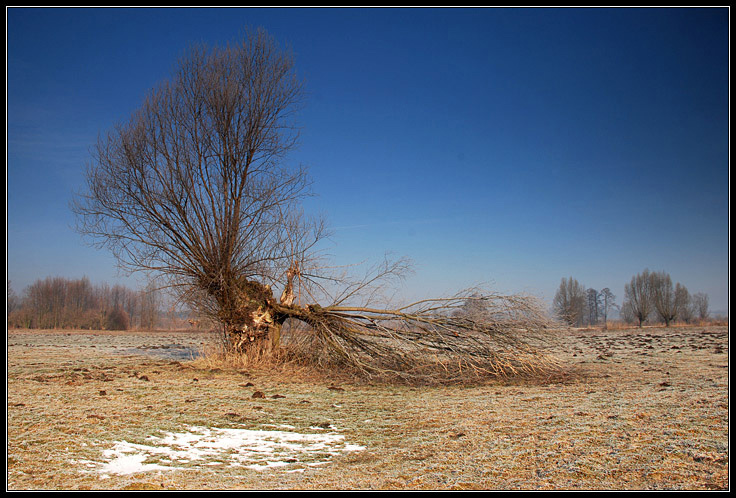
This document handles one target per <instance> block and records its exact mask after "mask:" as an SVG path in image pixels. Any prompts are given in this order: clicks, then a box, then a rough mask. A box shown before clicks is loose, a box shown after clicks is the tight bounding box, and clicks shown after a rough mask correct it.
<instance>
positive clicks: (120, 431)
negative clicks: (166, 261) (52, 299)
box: [7, 327, 729, 490]
mask: <svg viewBox="0 0 736 498" xmlns="http://www.w3.org/2000/svg"><path fill="white" fill-rule="evenodd" d="M559 334H560V339H561V340H560V341H559V346H557V347H556V348H555V350H553V351H551V352H552V353H554V354H555V356H556V357H557V358H559V359H560V360H561V361H563V362H564V363H565V364H566V365H568V374H567V375H563V376H558V377H557V378H554V379H552V378H550V379H542V380H540V379H536V380H533V381H530V380H520V379H515V380H514V379H512V380H506V381H498V382H489V383H486V384H484V385H475V386H455V387H411V386H396V385H393V386H389V385H381V384H375V385H371V384H366V383H363V384H351V383H346V382H344V381H343V380H342V379H339V382H338V379H325V380H324V381H322V382H315V378H304V377H303V376H301V375H294V376H293V377H290V376H289V375H288V372H279V373H278V375H267V374H265V373H263V372H247V371H224V370H216V369H204V370H203V369H195V368H192V366H191V364H190V363H189V362H187V361H185V359H183V358H173V357H171V356H166V355H165V354H164V355H157V354H156V353H166V352H171V351H178V350H183V349H186V348H191V350H192V351H194V350H196V349H197V348H199V347H200V346H201V345H202V344H203V343H206V342H207V341H208V340H209V338H208V337H207V336H206V335H204V334H197V333H171V334H164V333H161V334H157V333H151V334H139V333H89V332H78V333H68V332H65V331H61V332H52V331H45V332H42V333H35V332H32V333H28V332H27V331H24V332H17V331H9V332H8V346H7V370H8V380H7V393H8V395H7V422H8V429H7V430H8V442H7V445H8V446H7V448H8V460H7V461H8V489H11V490H17V489H727V488H728V482H729V481H728V449H729V447H728V442H729V439H728V413H729V412H728V407H729V396H728V370H729V369H728V366H729V363H728V328H727V327H706V328H703V327H697V328H696V327H691V328H670V329H664V328H644V329H641V330H640V329H630V330H615V331H608V332H603V331H569V330H568V331H560V332H559ZM172 345H176V347H173V346H172ZM140 353H145V354H140ZM256 392H259V393H261V394H262V396H256V397H254V393H256ZM257 434H261V435H262V439H260V440H259V439H258V437H256V435H257ZM223 435H228V438H225V439H218V438H220V437H223V438H224V437H225V436H223ZM238 438H240V439H238ZM289 438H291V440H290V439H289ZM303 438H305V439H303ZM310 438H311V439H310ZM320 438H322V439H320ZM226 440H227V441H229V442H228V443H226V442H225V441H226ZM238 441H239V442H238ZM259 441H260V443H259ZM310 445H311V446H310ZM266 447H268V448H270V449H269V450H268V451H265V450H264V451H263V452H262V454H260V455H259V454H258V452H259V450H263V449H264V448H266ZM305 448H309V449H311V450H314V452H311V451H306V450H305ZM346 448H347V449H357V448H359V449H360V450H359V451H343V450H345V449H346ZM197 452H200V453H197ZM193 454H199V455H200V456H203V458H199V459H197V458H188V457H187V455H189V457H191V456H192V455H193ZM205 455H206V457H205ZM257 456H259V457H263V458H260V459H257V458H255V457H257ZM125 458H128V460H125ZM269 462H270V463H269ZM115 465H118V467H115ZM115 468H117V469H119V470H132V471H131V472H119V473H115V472H112V471H110V469H115ZM105 470H107V471H105Z"/></svg>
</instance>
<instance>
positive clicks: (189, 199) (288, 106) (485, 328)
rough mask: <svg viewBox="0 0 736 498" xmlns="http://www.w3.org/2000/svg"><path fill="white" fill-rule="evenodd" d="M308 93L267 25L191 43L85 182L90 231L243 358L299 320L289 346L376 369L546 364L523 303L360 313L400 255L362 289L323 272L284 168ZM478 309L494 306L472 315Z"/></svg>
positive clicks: (537, 316) (291, 174)
mask: <svg viewBox="0 0 736 498" xmlns="http://www.w3.org/2000/svg"><path fill="white" fill-rule="evenodd" d="M302 96H303V86H302V83H301V81H300V80H299V79H298V78H297V77H296V75H295V70H294V63H293V59H292V57H291V56H290V54H289V53H288V52H286V51H283V50H280V49H279V48H278V46H277V45H276V43H275V42H274V41H273V39H271V38H270V37H269V36H268V35H267V34H266V33H265V32H263V31H256V32H250V33H248V34H247V36H246V37H244V39H243V40H242V41H241V42H239V43H237V44H234V45H230V46H228V47H225V48H217V47H214V48H206V47H196V48H193V49H191V50H190V51H189V52H188V54H187V55H186V56H185V57H183V58H182V59H180V61H179V63H178V65H177V66H176V69H175V71H174V74H173V76H172V78H171V79H170V80H169V81H166V82H164V83H162V84H161V85H160V86H158V87H157V88H156V89H154V90H152V91H151V92H150V93H149V94H148V95H147V97H146V99H145V101H144V103H143V105H142V106H141V108H140V109H138V110H137V111H136V112H135V113H134V114H133V115H132V117H131V118H130V120H129V121H128V122H127V123H124V124H121V125H118V126H116V127H115V128H114V129H112V130H111V131H110V132H108V133H107V134H105V135H102V136H101V137H100V138H99V139H98V142H97V144H96V146H95V147H94V148H93V159H92V162H91V164H90V165H89V168H88V172H87V189H86V191H85V192H84V193H83V194H80V195H79V196H77V198H76V199H75V202H74V207H73V208H74V210H75V212H76V213H77V215H78V216H77V220H78V229H79V230H80V231H81V232H82V233H84V234H87V235H90V236H92V238H93V240H95V242H96V243H97V244H98V245H99V246H102V247H106V248H108V249H110V250H112V252H113V253H114V255H115V256H116V257H117V259H118V261H119V263H120V265H121V266H122V267H123V268H126V269H128V270H131V271H137V270H144V271H150V272H154V273H157V274H161V275H165V276H168V277H169V278H170V279H171V282H172V286H173V287H176V288H178V289H179V290H180V291H181V295H182V296H183V297H184V298H185V299H187V300H189V301H190V302H191V303H194V304H195V305H196V307H197V308H198V309H199V310H200V311H201V312H203V313H205V314H207V315H208V316H210V317H211V318H214V319H215V320H217V321H218V322H219V323H221V324H222V326H223V331H224V334H223V337H224V338H225V339H226V343H227V345H228V347H229V348H230V349H231V350H235V351H240V352H249V351H250V352H252V351H259V352H263V351H267V350H270V349H272V348H274V347H276V348H278V347H280V346H281V339H280V338H281V330H282V325H283V324H284V323H285V322H286V321H287V320H292V321H297V322H300V323H302V324H306V325H307V326H306V327H302V328H299V327H290V330H292V331H294V330H301V331H303V333H302V336H301V337H302V339H299V340H297V341H295V342H293V343H294V344H299V345H300V347H302V349H301V351H303V352H304V351H309V354H310V355H312V356H313V358H314V359H316V360H317V361H318V362H320V363H324V364H331V365H332V364H349V365H351V366H353V367H355V368H356V369H357V370H358V371H360V372H363V373H366V374H374V373H379V372H395V373H399V372H401V375H402V376H412V375H427V372H428V369H427V365H432V364H433V365H435V366H439V368H441V369H443V370H444V371H446V372H450V371H452V372H455V370H456V367H455V365H457V366H458V368H459V369H460V371H462V369H463V368H465V369H466V371H468V369H470V370H471V371H474V372H487V373H494V374H499V373H504V374H505V373H509V372H517V371H524V370H529V369H534V368H536V367H538V366H541V365H544V364H545V360H543V359H542V356H541V355H539V354H538V353H537V352H536V351H535V350H534V349H533V348H531V347H530V346H529V345H528V344H527V343H526V342H525V341H522V340H520V337H521V336H522V335H523V334H530V333H533V332H538V331H543V330H544V329H545V328H546V327H547V325H548V323H547V322H546V320H545V319H544V318H543V314H541V313H538V312H537V311H536V308H535V307H534V306H531V305H530V303H529V301H527V300H524V299H521V298H518V297H514V296H511V297H508V296H507V297H504V296H482V297H478V296H471V295H469V294H463V295H459V296H455V297H453V298H451V299H439V300H429V301H423V302H421V303H415V304H414V305H410V306H405V307H400V308H392V309H382V308H376V307H369V306H366V305H365V303H363V305H361V306H356V305H355V304H354V300H353V301H351V300H350V299H349V298H355V297H356V296H357V295H359V294H360V292H362V291H364V290H365V289H366V288H368V287H370V286H371V284H373V283H375V282H377V281H378V280H379V279H380V278H382V277H386V276H393V275H396V274H397V273H400V270H402V269H403V262H397V263H395V264H387V265H385V266H384V267H382V268H381V269H379V271H378V272H377V273H375V274H374V275H372V276H369V277H367V278H366V279H363V280H361V281H359V282H357V283H352V284H351V283H348V282H346V281H345V280H344V279H341V278H336V277H335V276H334V275H330V276H326V275H324V274H320V273H319V271H318V265H317V264H316V261H317V260H318V258H317V256H316V253H315V248H316V247H317V244H318V242H319V241H320V240H321V239H322V238H323V237H324V236H325V229H324V226H323V224H322V222H321V221H320V220H314V219H311V218H308V217H306V216H305V215H304V214H303V212H302V209H301V202H302V201H303V199H304V197H305V196H307V195H309V186H310V185H309V180H308V177H307V175H306V173H305V171H304V170H303V169H290V168H287V167H285V166H284V165H283V164H282V162H283V159H284V156H285V154H286V153H287V152H288V151H289V150H291V149H292V148H293V147H294V145H295V144H296V139H297V135H298V134H297V131H296V128H295V126H294V120H293V118H294V113H295V112H296V111H297V110H298V109H299V107H300V104H301V101H302ZM320 279H324V280H320ZM335 283H338V284H341V285H343V289H342V291H341V292H339V293H338V296H337V297H336V298H335V299H333V300H331V301H330V303H329V305H325V306H319V305H318V304H316V302H317V298H316V296H317V294H318V293H320V292H321V291H325V292H326V286H327V285H328V284H335ZM333 287H334V285H333ZM274 289H278V290H280V291H281V293H280V298H279V299H276V298H275V296H274ZM325 292H321V295H323V296H324V295H325ZM277 293H278V292H277ZM298 296H301V297H302V298H304V299H307V300H311V303H310V304H307V305H302V304H303V302H302V299H298V298H297V297H298ZM348 302H350V303H351V304H349V305H348V304H346V303H348ZM468 303H474V304H475V305H476V306H475V308H479V309H482V312H481V313H475V314H468V313H463V312H461V311H462V310H459V308H460V307H462V306H466V305H467V304H468ZM323 304H327V303H323ZM461 305H462V306H461ZM463 309H464V308H463ZM455 359H458V361H457V362H456V361H455ZM430 370H431V368H430ZM453 375H454V374H453Z"/></svg>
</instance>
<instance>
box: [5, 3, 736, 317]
mask: <svg viewBox="0 0 736 498" xmlns="http://www.w3.org/2000/svg"><path fill="white" fill-rule="evenodd" d="M728 14H729V12H728V9H726V8H720V9H719V8H708V9H493V8H489V9H304V10H302V9H79V8H75V9H62V8H57V9H50V8H49V9H20V8H9V9H6V16H7V156H6V157H7V208H8V209H7V278H8V279H9V280H10V281H11V282H12V286H13V289H14V290H15V291H16V292H18V293H20V292H22V290H23V289H24V288H25V287H26V286H27V285H29V284H31V283H32V282H34V281H35V280H36V279H39V278H45V277H47V276H55V275H58V276H64V277H69V278H80V277H82V276H87V277H89V278H90V279H91V280H92V281H93V282H95V283H102V282H108V283H114V282H121V283H123V284H126V285H129V286H130V287H135V286H136V285H137V284H136V282H135V281H134V280H131V279H128V278H124V277H121V276H119V275H118V274H117V270H116V268H115V261H114V260H113V258H112V257H111V256H110V255H109V254H108V253H106V252H103V251H100V250H96V249H93V248H91V247H88V246H87V245H86V244H85V242H84V241H83V239H82V238H81V237H80V235H78V234H77V233H75V232H74V231H73V229H72V228H71V227H72V225H73V216H72V214H71V212H70V210H69V202H70V200H71V199H72V195H73V192H74V191H76V190H79V189H81V188H82V187H83V172H84V168H85V164H86V162H87V161H88V158H89V148H90V146H91V145H92V143H93V142H94V141H95V139H96V137H97V134H98V133H99V132H102V131H105V130H107V129H108V128H110V127H111V126H112V125H113V124H114V123H116V122H119V121H124V120H126V119H127V118H128V117H129V116H130V114H131V113H132V111H134V110H135V109H136V108H137V107H138V106H139V105H140V103H141V101H142V98H143V96H144V94H145V93H146V91H148V90H149V89H150V88H151V87H153V86H155V85H157V84H158V83H159V82H160V81H161V80H163V79H165V78H166V77H167V76H168V75H169V73H170V70H171V68H172V65H173V64H174V62H175V60H176V59H177V58H178V57H179V56H180V55H181V54H182V53H183V51H184V50H185V49H186V48H187V47H188V46H189V45H191V44H192V43H195V42H202V41H203V42H207V43H209V44H225V43H227V42H229V41H232V40H233V39H235V38H237V37H238V36H239V35H240V34H241V33H242V30H243V28H244V27H246V26H251V27H259V26H260V27H263V28H265V29H266V30H267V31H269V33H271V34H272V35H273V36H274V37H275V38H276V39H277V40H278V41H280V42H281V43H283V44H286V45H289V46H290V47H291V48H292V50H293V52H294V54H295V56H296V63H297V68H298V71H299V73H300V75H302V76H303V77H304V79H305V81H306V88H307V91H308V100H307V103H306V104H307V105H306V107H305V109H304V111H303V112H302V113H301V115H300V119H299V122H300V125H301V126H302V128H303V131H302V138H301V146H300V147H299V148H298V149H296V150H295V151H294V152H293V153H292V154H291V155H290V156H289V157H288V159H287V160H288V161H290V162H292V163H293V164H299V163H301V164H304V165H306V166H308V167H309V168H310V171H311V174H312V177H313V179H314V189H315V191H316V192H317V193H318V194H319V197H317V198H315V199H313V200H310V202H309V203H308V208H309V209H311V210H315V211H322V212H324V213H325V214H326V215H327V217H328V219H329V221H330V224H331V225H332V227H333V228H334V236H333V237H332V239H331V240H330V241H329V245H328V249H329V252H330V253H331V254H332V255H333V256H334V260H335V262H336V263H339V264H347V263H355V262H360V261H364V260H369V261H379V260H380V259H381V258H382V257H383V255H384V253H386V252H391V253H393V254H394V255H397V256H408V257H410V258H412V259H413V260H414V263H415V274H414V275H413V276H412V277H411V278H409V279H408V280H407V281H406V282H405V283H404V284H403V286H402V287H401V288H400V291H401V292H402V293H403V294H404V295H405V296H406V297H407V298H408V299H412V298H422V297H431V296H440V295H446V294H448V293H452V292H454V291H457V290H460V289H463V288H465V287H469V286H472V285H476V284H488V285H489V286H491V287H492V288H493V289H495V290H498V291H501V292H526V293H529V294H533V295H536V296H539V297H541V298H543V299H545V300H546V301H548V302H550V301H551V299H552V297H553V296H554V293H555V290H556V289H557V287H558V286H559V283H560V279H561V278H563V277H567V276H573V277H575V278H577V279H578V280H579V281H580V283H582V284H583V285H585V286H587V287H592V288H596V289H601V288H603V287H610V288H611V289H612V291H613V292H614V293H615V294H616V295H617V297H618V303H619V304H620V303H621V299H622V298H623V286H624V284H625V283H626V282H628V281H629V280H630V279H631V277H632V276H633V275H634V274H636V273H638V272H640V271H642V270H643V269H645V268H649V269H651V270H664V271H667V272H669V273H670V275H671V276H672V279H673V280H674V281H678V282H681V283H683V284H685V285H686V286H687V287H688V289H689V290H690V292H691V293H694V292H706V293H708V294H709V296H710V301H711V309H713V310H727V309H728V291H729V215H728V209H729V187H728V180H729V110H728V103H729V52H728V40H729V19H728Z"/></svg>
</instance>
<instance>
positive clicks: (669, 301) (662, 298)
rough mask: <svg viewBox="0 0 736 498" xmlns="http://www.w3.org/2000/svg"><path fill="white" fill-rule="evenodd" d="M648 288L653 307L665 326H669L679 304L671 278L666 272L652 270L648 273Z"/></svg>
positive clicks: (675, 315)
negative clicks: (652, 271)
mask: <svg viewBox="0 0 736 498" xmlns="http://www.w3.org/2000/svg"><path fill="white" fill-rule="evenodd" d="M650 289H651V295H652V302H653V304H654V309H655V311H656V312H657V315H658V316H659V318H660V319H661V320H662V321H663V322H664V324H665V326H666V327H669V326H670V324H671V323H672V322H673V321H674V320H675V319H676V318H677V314H678V304H679V303H678V301H677V299H676V297H675V288H674V286H673V285H672V278H670V276H669V274H668V273H666V272H663V271H661V272H654V273H652V274H650Z"/></svg>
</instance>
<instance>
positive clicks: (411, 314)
mask: <svg viewBox="0 0 736 498" xmlns="http://www.w3.org/2000/svg"><path fill="white" fill-rule="evenodd" d="M277 311H278V312H279V313H282V314H285V315H288V316H289V318H292V319H294V320H298V321H299V322H303V323H304V324H306V325H307V327H303V326H301V327H300V326H297V325H295V324H293V323H292V324H291V326H290V327H285V333H284V340H285V343H284V346H286V347H289V348H290V349H292V350H293V351H294V352H295V353H296V354H297V355H298V356H300V357H302V358H305V359H308V361H310V362H312V363H315V364H317V365H319V366H321V367H328V368H335V367H337V368H340V369H342V370H344V369H346V368H347V369H350V370H352V371H355V372H357V373H359V374H361V375H363V376H368V377H393V378H399V379H404V380H414V381H417V380H419V381H422V380H425V381H457V380H461V379H468V378H475V377H484V376H485V377H487V376H495V377H505V376H509V375H524V374H539V373H544V372H547V371H551V370H554V369H556V368H557V367H558V364H557V362H556V361H555V360H554V358H552V357H550V356H548V355H546V354H544V353H543V352H542V350H541V349H540V346H543V345H544V343H545V342H546V341H548V340H549V338H550V336H549V330H550V328H551V326H552V323H551V321H550V320H549V318H547V316H546V314H545V313H544V312H543V311H541V308H540V306H539V305H538V304H537V303H536V301H535V300H533V299H531V298H529V297H526V296H518V295H511V296H507V295H498V294H491V295H482V296H479V295H476V294H473V295H468V294H467V293H465V294H460V295H457V296H455V297H451V298H442V299H427V300H423V301H419V302H416V303H412V304H410V305H407V306H403V307H399V308H397V309H380V308H369V307H350V306H328V307H320V306H318V305H307V306H304V307H296V306H277ZM287 330H288V333H287V332H286V331H287Z"/></svg>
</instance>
